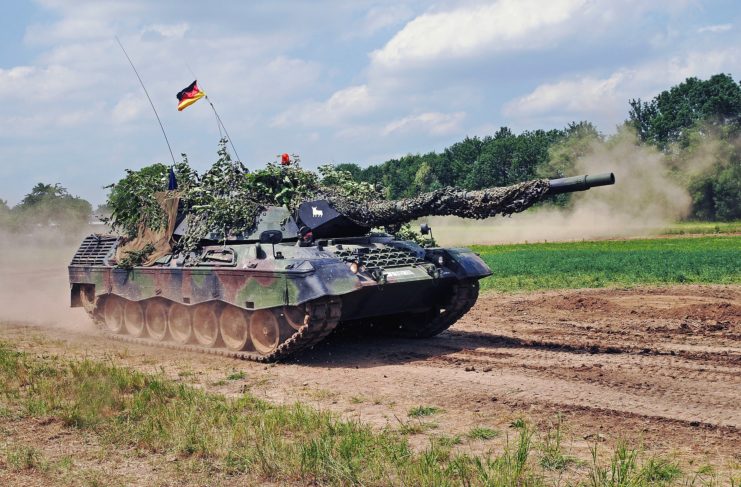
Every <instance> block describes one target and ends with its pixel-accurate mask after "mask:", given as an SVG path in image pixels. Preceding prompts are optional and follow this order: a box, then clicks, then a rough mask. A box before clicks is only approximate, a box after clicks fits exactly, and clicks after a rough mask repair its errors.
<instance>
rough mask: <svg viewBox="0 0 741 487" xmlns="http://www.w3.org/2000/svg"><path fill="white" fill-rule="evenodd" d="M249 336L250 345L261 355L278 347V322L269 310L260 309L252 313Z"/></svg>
mask: <svg viewBox="0 0 741 487" xmlns="http://www.w3.org/2000/svg"><path fill="white" fill-rule="evenodd" d="M250 337H251V338H252V346H254V347H255V350H256V351H257V352H258V353H260V354H262V355H268V354H270V353H272V352H273V351H275V349H276V348H278V344H279V343H280V324H279V323H278V318H277V317H276V316H275V315H274V314H273V312H272V311H271V310H268V309H261V310H258V311H255V312H254V313H252V317H251V318H250Z"/></svg>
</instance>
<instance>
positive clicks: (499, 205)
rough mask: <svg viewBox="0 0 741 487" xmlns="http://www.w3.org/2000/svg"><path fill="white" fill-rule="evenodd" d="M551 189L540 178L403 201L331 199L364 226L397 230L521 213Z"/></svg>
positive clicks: (433, 193)
mask: <svg viewBox="0 0 741 487" xmlns="http://www.w3.org/2000/svg"><path fill="white" fill-rule="evenodd" d="M548 188H549V184H548V180H547V179H536V180H533V181H526V182H524V183H518V184H513V185H512V186H506V187H503V188H489V189H482V190H478V191H465V190H461V189H455V188H451V187H445V188H441V189H438V190H436V191H431V192H429V193H423V194H420V195H418V196H415V197H413V198H406V199H402V200H391V201H388V200H377V201H358V200H352V199H348V198H344V197H336V196H328V197H327V199H328V201H329V203H330V204H331V205H332V206H333V207H334V208H335V209H336V210H337V211H339V212H340V213H342V214H343V215H345V216H347V217H348V218H350V219H351V220H353V221H354V222H356V223H358V224H360V225H364V226H368V227H385V226H391V227H396V226H399V225H402V224H404V223H407V222H409V221H412V220H414V219H417V218H422V217H426V216H444V215H456V216H460V217H463V218H476V219H481V218H488V217H490V216H495V215H500V214H501V215H509V214H512V213H518V212H520V211H523V210H526V209H527V208H529V207H531V206H532V205H533V204H535V203H537V202H538V201H540V200H542V199H543V197H544V196H545V194H546V193H547V192H548Z"/></svg>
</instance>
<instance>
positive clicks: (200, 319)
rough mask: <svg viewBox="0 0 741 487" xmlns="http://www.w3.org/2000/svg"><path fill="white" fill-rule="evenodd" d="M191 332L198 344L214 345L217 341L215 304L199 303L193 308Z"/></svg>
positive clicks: (217, 327) (217, 321) (217, 325)
mask: <svg viewBox="0 0 741 487" xmlns="http://www.w3.org/2000/svg"><path fill="white" fill-rule="evenodd" d="M193 334H194V335H195V337H196V341H197V342H198V344H199V345H203V346H204V347H215V346H216V343H217V342H218V341H219V318H218V316H216V305H215V304H213V303H209V304H199V305H198V306H196V307H195V309H194V310H193Z"/></svg>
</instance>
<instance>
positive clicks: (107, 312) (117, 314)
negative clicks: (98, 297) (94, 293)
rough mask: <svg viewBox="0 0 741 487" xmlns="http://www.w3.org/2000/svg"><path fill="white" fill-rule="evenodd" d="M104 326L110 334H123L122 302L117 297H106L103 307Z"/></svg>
mask: <svg viewBox="0 0 741 487" xmlns="http://www.w3.org/2000/svg"><path fill="white" fill-rule="evenodd" d="M103 319H104V320H105V326H106V329H108V331H110V332H111V333H124V301H123V299H121V298H119V297H118V296H113V295H108V297H106V300H105V304H104V305H103Z"/></svg>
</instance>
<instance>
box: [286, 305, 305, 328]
mask: <svg viewBox="0 0 741 487" xmlns="http://www.w3.org/2000/svg"><path fill="white" fill-rule="evenodd" d="M280 315H281V317H283V318H284V319H285V320H286V323H288V324H289V325H291V328H293V329H294V330H296V331H298V330H300V329H301V327H302V326H304V320H305V319H306V308H305V307H304V306H283V309H282V310H281V313H280Z"/></svg>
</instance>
